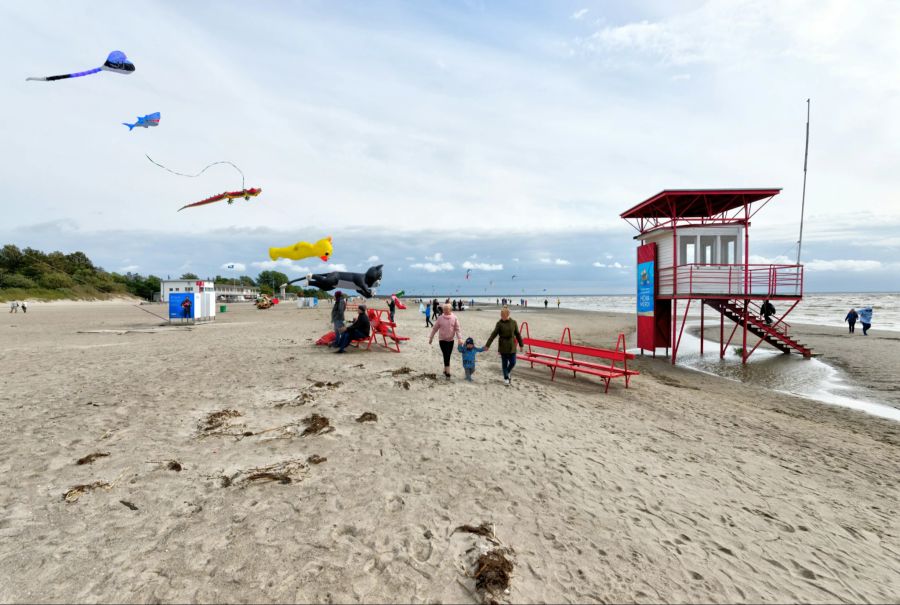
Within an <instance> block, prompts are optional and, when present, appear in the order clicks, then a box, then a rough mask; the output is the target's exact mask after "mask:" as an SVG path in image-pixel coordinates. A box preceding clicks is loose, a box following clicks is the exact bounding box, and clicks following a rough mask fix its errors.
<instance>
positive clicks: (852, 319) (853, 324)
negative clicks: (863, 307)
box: [844, 309, 859, 334]
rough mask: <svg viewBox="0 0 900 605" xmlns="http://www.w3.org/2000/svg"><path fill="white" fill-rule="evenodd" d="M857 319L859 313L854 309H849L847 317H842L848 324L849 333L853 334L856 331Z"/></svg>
mask: <svg viewBox="0 0 900 605" xmlns="http://www.w3.org/2000/svg"><path fill="white" fill-rule="evenodd" d="M857 319H859V313H857V312H856V309H850V312H849V313H847V317H845V318H844V321H846V322H847V323H848V324H850V334H853V333H854V332H855V331H856V320H857Z"/></svg>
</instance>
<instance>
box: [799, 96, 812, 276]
mask: <svg viewBox="0 0 900 605" xmlns="http://www.w3.org/2000/svg"><path fill="white" fill-rule="evenodd" d="M808 159H809V99H806V147H805V149H804V150H803V196H802V198H801V202H800V239H799V240H797V264H798V265H799V264H800V252H801V250H802V249H803V214H804V212H805V211H806V165H807V160H808Z"/></svg>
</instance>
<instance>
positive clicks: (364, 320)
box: [336, 305, 371, 353]
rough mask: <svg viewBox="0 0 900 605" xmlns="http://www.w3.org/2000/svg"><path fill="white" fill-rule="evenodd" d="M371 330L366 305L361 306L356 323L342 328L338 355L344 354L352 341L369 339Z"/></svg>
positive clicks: (338, 342)
mask: <svg viewBox="0 0 900 605" xmlns="http://www.w3.org/2000/svg"><path fill="white" fill-rule="evenodd" d="M370 329H371V326H370V325H369V316H368V314H367V313H366V305H359V315H357V316H356V321H354V322H353V323H352V324H350V325H349V326H347V327H346V328H341V333H340V335H338V338H337V347H338V350H337V351H336V353H343V352H344V349H346V348H347V346H348V345H349V344H350V341H352V340H359V339H361V338H368V337H369V330H370Z"/></svg>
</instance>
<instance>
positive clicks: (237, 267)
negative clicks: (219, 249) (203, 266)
mask: <svg viewBox="0 0 900 605" xmlns="http://www.w3.org/2000/svg"><path fill="white" fill-rule="evenodd" d="M219 269H225V270H226V271H239V272H243V271H246V270H247V265H245V264H244V263H225V264H223V265H222V266H221V267H219Z"/></svg>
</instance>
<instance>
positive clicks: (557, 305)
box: [556, 296, 559, 309]
mask: <svg viewBox="0 0 900 605" xmlns="http://www.w3.org/2000/svg"><path fill="white" fill-rule="evenodd" d="M556 308H557V309H559V296H557V297H556Z"/></svg>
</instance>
